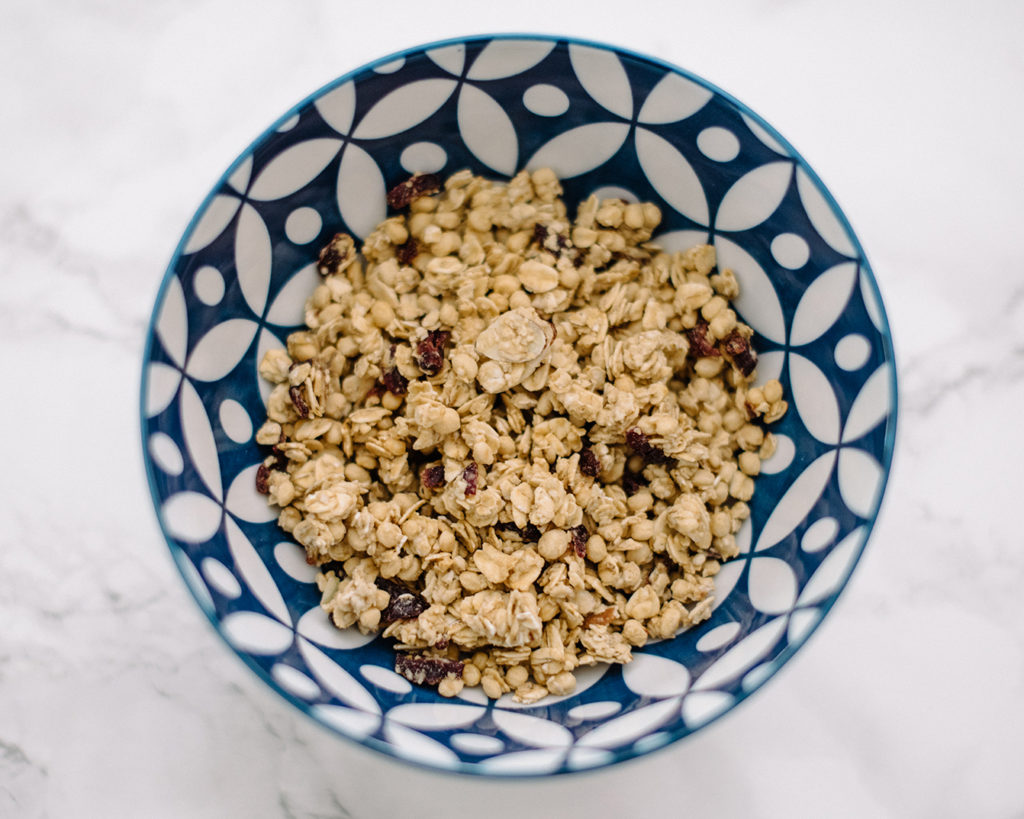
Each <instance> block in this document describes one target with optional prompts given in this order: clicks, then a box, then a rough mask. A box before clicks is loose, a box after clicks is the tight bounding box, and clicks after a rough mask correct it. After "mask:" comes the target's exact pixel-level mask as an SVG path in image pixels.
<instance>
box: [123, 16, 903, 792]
mask: <svg viewBox="0 0 1024 819" xmlns="http://www.w3.org/2000/svg"><path fill="white" fill-rule="evenodd" d="M491 40H540V41H544V42H552V43H556V44H557V43H566V44H569V45H582V46H589V47H592V48H598V49H602V50H606V51H610V52H612V53H615V54H620V55H623V56H626V57H629V58H631V59H634V60H639V61H641V62H645V63H648V64H650V65H653V66H656V67H659V68H662V69H664V70H666V71H672V72H674V73H676V74H679V75H680V76H682V77H685V78H687V79H689V80H692V81H693V82H695V83H697V84H698V85H701V86H703V87H704V88H707V89H708V90H709V91H711V92H713V93H714V94H717V95H718V96H720V97H722V98H723V99H725V100H727V101H728V102H729V103H730V104H731V105H733V106H735V108H736V110H737V111H739V112H740V113H741V114H744V115H746V116H748V117H750V118H751V119H752V120H753V121H754V122H756V123H757V124H758V125H760V126H761V127H762V128H764V129H765V131H766V132H767V133H768V134H769V135H770V136H771V137H772V138H774V139H775V140H776V141H777V142H778V143H779V144H780V145H781V146H782V147H784V148H785V149H786V151H787V152H788V153H789V155H790V157H791V159H792V160H793V162H794V163H795V164H796V165H797V166H798V167H800V168H801V169H802V170H803V171H804V172H805V173H806V174H807V175H808V176H809V177H810V178H811V180H812V181H813V182H814V183H815V185H816V186H817V188H818V190H819V191H820V192H821V194H822V196H823V197H824V199H825V201H826V202H827V203H828V206H829V208H830V210H831V211H832V214H833V215H834V216H835V217H836V219H838V220H839V223H840V225H842V227H843V228H844V229H845V230H846V232H847V234H848V235H849V237H850V240H851V241H852V242H853V246H854V248H855V249H856V251H857V253H858V256H859V258H860V259H862V260H863V261H862V263H861V270H862V271H863V272H864V273H866V274H867V281H868V283H869V285H870V288H871V293H872V295H873V296H874V299H875V302H876V303H877V306H878V315H879V323H880V325H881V326H880V327H879V328H878V330H879V334H880V335H881V337H882V348H883V350H884V352H885V360H886V361H888V362H890V364H891V367H890V376H889V390H890V395H891V397H892V410H891V412H890V413H889V416H888V419H887V421H886V430H885V438H884V442H883V463H882V466H883V475H882V480H881V481H880V483H879V486H878V490H877V492H876V496H875V499H874V501H873V503H872V508H871V513H870V516H869V517H868V518H867V519H866V523H865V524H864V525H865V533H864V537H863V538H862V540H861V543H860V546H859V548H858V550H857V554H856V556H855V557H854V559H853V560H852V561H851V563H850V566H849V568H848V569H847V571H846V574H845V575H844V577H843V578H842V581H841V582H840V583H839V584H838V586H837V591H836V593H835V595H834V596H833V597H832V600H831V601H830V602H828V603H826V604H824V605H822V606H821V616H820V617H819V618H818V620H817V622H816V623H815V624H814V625H813V626H812V627H811V628H810V629H809V630H808V631H807V633H805V634H804V635H802V636H801V637H800V639H799V640H797V641H796V642H791V643H788V644H787V646H786V648H785V649H783V651H781V652H780V653H779V654H778V656H776V657H775V658H774V659H772V660H771V661H770V662H771V665H772V671H771V673H770V674H768V675H767V676H766V677H765V678H764V679H763V680H761V681H760V682H759V683H758V684H757V685H756V686H753V687H751V688H750V689H749V690H747V689H743V690H741V691H740V692H738V693H737V694H736V699H735V700H734V702H733V703H732V704H731V705H730V706H729V707H728V708H727V709H725V710H724V711H722V712H720V713H718V714H715V715H714V716H712V717H711V718H710V719H708V720H706V721H705V722H703V723H700V724H698V725H697V726H696V727H694V728H689V727H688V728H687V729H685V730H679V729H677V730H675V731H672V732H671V733H672V735H671V737H670V738H669V739H668V740H667V741H666V742H665V743H663V744H661V745H659V746H658V747H656V748H652V749H650V750H646V751H640V752H638V751H633V750H632V749H629V750H627V749H620V750H618V751H616V752H615V758H614V759H611V760H609V761H607V762H602V763H600V764H598V765H594V766H592V767H587V768H581V769H579V770H573V769H570V768H566V767H562V768H560V769H558V770H556V771H552V772H544V773H520V772H494V771H481V770H479V769H478V768H476V767H474V766H469V765H466V764H465V763H462V762H460V763H459V764H458V765H457V766H452V767H439V766H434V765H430V764H428V763H425V762H420V761H418V760H415V759H408V758H405V757H402V756H398V755H397V754H395V753H394V751H393V749H392V748H391V746H389V745H387V744H386V743H383V742H381V741H380V740H377V739H374V738H373V737H365V738H363V739H355V738H353V737H351V736H348V735H347V734H344V733H342V732H341V731H339V730H338V729H337V728H335V727H334V726H333V725H330V724H329V723H327V722H325V721H324V720H322V719H320V718H319V717H318V716H317V715H316V714H315V713H314V712H313V709H312V706H310V705H309V704H308V703H306V702H304V701H303V700H301V699H299V698H298V697H296V696H294V695H293V694H291V693H289V692H288V691H286V690H285V689H284V688H282V687H281V686H280V685H278V683H277V682H276V681H275V680H274V679H273V678H272V677H271V676H270V674H269V673H267V672H265V671H264V670H263V668H262V667H260V666H259V665H258V664H257V663H256V662H255V661H253V660H252V658H251V657H249V656H248V655H247V654H245V653H243V652H241V651H239V650H238V649H237V648H236V647H235V646H234V645H232V644H231V643H230V642H229V641H228V639H227V637H225V635H224V633H223V632H222V631H221V629H220V628H219V626H218V623H219V621H218V619H217V617H216V616H215V615H214V613H213V612H211V611H210V610H209V609H208V608H207V606H206V605H205V603H204V601H203V599H202V597H201V595H200V593H199V592H198V591H197V590H196V589H195V587H194V586H193V582H194V578H192V577H190V576H189V574H187V573H186V571H185V569H184V568H183V567H182V565H181V564H180V563H179V561H178V560H177V559H176V558H175V552H174V550H175V548H177V547H176V546H175V544H174V541H173V538H172V537H171V536H170V534H169V533H168V531H167V529H166V527H165V526H164V522H163V519H162V518H161V516H160V512H159V507H160V496H159V493H158V491H157V487H156V477H155V473H154V471H153V464H152V459H151V458H150V457H149V455H148V449H147V444H148V441H147V439H146V430H145V424H146V409H145V405H146V394H147V392H148V387H149V371H148V367H147V366H146V365H147V363H148V361H149V358H150V354H151V352H152V346H153V338H154V335H155V329H156V320H157V313H158V312H159V308H160V306H161V304H162V303H163V299H164V296H165V295H166V292H167V286H168V282H169V281H170V279H171V277H172V276H173V275H174V269H175V267H176V266H177V264H178V261H179V259H180V258H181V254H182V249H183V248H184V246H185V243H186V242H187V241H188V238H189V236H190V235H191V234H192V231H193V230H194V229H195V226H196V224H197V222H198V221H199V218H200V217H201V216H202V214H203V213H204V212H205V211H206V209H207V207H208V206H209V204H210V202H211V201H212V200H213V197H214V196H215V195H216V192H217V190H219V189H220V188H221V187H222V186H223V185H224V183H225V182H226V181H227V180H228V178H229V177H230V176H231V175H232V174H233V173H234V172H235V170H236V169H237V168H238V166H239V165H240V164H241V163H242V161H243V160H244V159H245V158H246V157H247V156H249V155H250V154H251V153H252V151H253V150H254V149H255V148H256V147H257V146H259V145H260V144H261V143H262V142H263V141H264V140H266V139H267V138H268V137H270V136H271V135H272V134H273V133H274V132H275V131H276V130H277V128H278V127H279V126H280V125H282V124H284V123H285V122H287V121H288V120H289V119H291V118H292V117H293V116H295V115H296V114H298V113H299V112H300V111H301V110H302V109H304V108H305V107H307V106H309V105H311V104H312V103H313V102H314V101H315V100H316V99H318V98H319V97H321V96H322V95H323V94H325V93H327V92H328V91H330V90H332V89H334V88H337V87H338V86H340V85H342V84H344V83H346V82H348V81H349V80H352V79H354V78H356V77H358V76H360V75H362V74H364V73H367V72H370V71H372V70H373V69H374V68H376V67H377V66H381V65H386V64H387V63H390V62H394V61H395V60H398V59H404V58H406V57H409V56H411V55H413V54H418V53H421V52H424V51H427V50H430V49H434V48H441V47H443V46H450V45H460V44H469V43H477V42H485V41H491ZM898 418H899V392H898V388H897V376H896V356H895V351H894V349H893V341H892V332H891V329H890V326H889V318H888V314H887V313H886V310H885V303H884V301H883V300H882V294H881V291H880V289H879V287H878V282H877V280H876V279H875V274H874V271H873V270H872V268H871V264H870V262H869V261H868V258H867V254H866V253H865V251H864V248H863V247H862V246H861V243H860V239H859V238H858V237H857V234H856V233H855V232H854V230H853V227H852V226H851V225H850V222H849V220H848V219H847V218H846V215H845V214H844V213H843V211H842V209H841V208H840V207H839V204H838V202H836V200H835V198H834V197H833V196H832V193H831V191H830V190H829V189H828V188H827V187H826V186H825V184H824V183H823V182H822V180H821V178H820V177H819V176H818V175H817V173H815V171H814V169H813V168H811V166H810V165H809V164H808V162H807V160H805V159H804V158H803V155H802V154H801V153H800V152H799V151H797V149H796V148H795V147H793V145H792V143H790V142H789V140H787V139H786V138H785V137H784V136H782V134H780V133H779V132H778V131H777V130H776V129H775V128H774V127H773V126H772V125H771V124H770V123H768V122H767V121H766V120H765V119H764V118H763V117H762V116H760V115H759V114H758V113H757V112H755V111H753V110H752V109H751V108H750V107H749V106H748V105H746V104H745V103H743V102H740V100H738V99H736V97H734V96H733V95H732V94H730V93H728V92H727V91H724V90H722V89H721V88H719V87H718V86H717V85H715V84H714V83H712V82H709V81H708V80H706V79H704V78H703V77H701V76H700V75H698V74H694V73H693V72H691V71H688V70H686V69H684V68H681V67H679V66H678V65H675V64H674V63H670V62H668V61H667V60H662V59H660V58H657V57H652V56H650V55H647V54H641V53H640V52H637V51H632V50H631V49H628V48H623V47H621V46H616V45H612V44H610V43H604V42H600V41H596V40H588V39H584V38H579V37H570V36H565V35H557V34H537V33H516V32H503V33H498V34H469V35H465V36H462V37H450V38H447V39H443V40H435V41H432V42H428V43H422V44H418V45H414V46H410V47H407V48H403V49H401V50H399V51H395V52H392V53H390V54H387V55H385V56H383V57H379V58H378V59H376V60H372V61H371V62H368V63H364V64H363V65H361V66H358V67H357V68H354V69H352V70H351V71H348V72H346V73H345V74H342V75H341V76H339V77H337V78H336V79H334V80H331V81H330V82H328V83H326V84H325V85H323V86H321V87H320V88H318V89H317V90H315V91H314V92H312V93H311V94H308V95H307V96H306V97H304V98H303V99H302V100H300V101H299V102H297V103H296V104H294V105H293V106H292V107H291V108H289V109H288V110H287V111H286V112H285V113H284V114H283V115H281V116H280V117H278V118H277V119H276V120H275V121H274V122H273V123H272V124H271V125H270V126H269V127H268V128H266V129H265V130H264V131H263V132H261V133H260V135H259V136H257V137H256V139H254V140H253V141H252V142H250V143H249V144H248V145H247V146H246V148H245V149H244V150H243V151H242V152H241V153H240V154H239V155H238V156H237V157H236V158H235V160H234V161H233V162H232V163H231V164H230V165H229V166H228V168H227V170H226V171H225V172H224V173H223V174H222V175H221V176H220V178H219V179H218V180H217V182H216V183H215V184H214V186H213V187H212V188H211V189H210V191H209V193H207V194H206V196H205V197H204V198H203V200H202V202H201V203H200V205H199V207H198V208H197V209H196V210H195V212H194V213H193V215H192V218H191V219H190V220H189V223H188V225H187V226H186V228H185V230H184V232H183V233H182V235H181V239H179V240H178V244H177V246H176V247H175V249H174V253H173V254H172V255H171V260H170V262H169V263H168V265H167V269H166V270H165V271H164V275H163V279H162V280H161V282H160V287H159V289H158V290H157V295H156V299H155V300H154V303H153V311H152V313H151V314H150V318H149V322H148V324H147V326H146V339H145V347H144V349H143V354H142V377H141V381H140V391H139V430H140V433H141V442H142V452H143V462H144V463H145V468H146V479H147V482H148V484H149V492H150V498H151V500H152V502H153V510H154V513H155V514H156V519H157V524H158V525H159V527H160V531H161V533H162V534H163V537H164V542H165V543H166V545H167V547H168V550H169V553H170V556H171V560H172V562H173V564H174V566H175V568H177V570H178V573H179V574H180V575H181V578H182V580H183V581H184V583H185V586H186V588H187V589H188V590H189V593H190V594H191V595H192V597H193V599H194V600H195V601H196V605H197V606H198V607H199V609H200V610H201V611H202V612H203V613H204V614H205V615H206V619H207V621H208V622H209V624H210V626H211V627H212V628H213V630H214V631H215V632H216V634H217V635H218V636H219V637H220V638H221V640H222V641H223V642H224V643H225V645H227V647H228V648H229V649H230V650H231V653H232V654H234V655H235V656H237V657H238V658H239V659H240V660H241V661H242V662H243V663H244V664H245V665H246V666H247V667H248V668H249V669H250V670H251V671H252V672H253V673H254V674H255V675H256V676H257V677H259V678H260V679H261V680H262V681H263V682H264V683H265V684H266V685H268V686H269V687H270V688H271V689H273V690H274V691H275V692H276V693H277V694H278V695H280V696H281V697H282V698H283V699H285V700H286V701H288V702H289V703H291V704H292V705H293V706H295V707H296V708H297V709H298V710H299V711H301V712H302V713H304V714H305V715H306V716H307V717H309V719H311V720H312V721H313V722H314V723H316V724H317V725H319V726H320V727H322V728H324V729H326V730H328V731H330V732H331V733H332V734H334V735H336V736H340V737H342V738H343V739H345V740H346V741H348V742H350V743H352V744H353V745H357V746H360V747H363V748H370V749H372V750H374V751H376V752H378V753H380V754H382V755H384V756H386V757H388V758H389V759H392V760H395V761H397V762H399V763H403V764H406V765H411V766H413V767H415V768H419V769H422V770H427V771H431V772H433V773H445V774H470V775H473V776H479V777H484V778H495V779H538V778H543V777H549V776H551V775H552V774H554V775H564V774H587V773H596V772H599V771H601V770H603V769H605V768H607V767H610V766H612V765H618V764H621V763H623V762H629V761H635V760H638V759H640V758H643V757H647V756H650V755H651V754H652V753H656V752H658V751H661V750H664V749H667V748H670V747H672V746H674V745H676V743H678V742H679V741H680V740H684V739H688V738H691V737H693V736H695V735H696V734H697V733H699V732H701V731H703V730H704V729H705V728H707V727H708V726H709V725H711V724H712V723H715V722H717V721H718V720H720V719H722V718H723V717H724V716H726V715H727V714H731V713H732V712H733V711H735V710H736V708H737V707H738V706H739V705H740V704H742V703H744V702H745V701H746V700H747V699H749V698H750V696H751V695H752V694H754V693H755V692H757V691H760V690H761V688H763V687H764V685H765V684H766V683H767V682H768V681H769V680H772V679H774V678H775V677H776V676H777V675H778V673H779V671H780V670H781V669H782V667H783V666H785V665H786V664H787V663H788V662H789V661H790V660H791V659H792V658H793V657H794V656H795V655H796V653H797V652H798V651H799V650H800V649H801V648H803V646H804V645H805V644H806V643H807V641H808V640H809V639H810V638H811V636H812V635H813V634H815V633H817V631H818V629H819V628H820V627H821V624H822V623H823V622H824V621H825V618H826V617H828V614H829V612H830V611H831V610H832V608H833V606H835V604H836V602H837V601H838V600H839V597H840V596H841V595H842V593H843V591H844V590H845V589H846V585H847V584H848V583H849V581H850V577H851V576H852V575H853V572H854V570H855V569H856V568H857V565H858V564H859V563H860V559H861V557H862V556H863V554H864V550H865V548H866V547H867V544H868V541H869V540H870V538H871V534H872V532H873V531H874V527H875V523H876V522H877V520H878V515H879V512H880V510H881V505H882V499H883V498H884V497H885V490H886V487H887V486H888V483H889V474H890V472H891V471H892V461H893V454H894V451H895V446H896V427H897V424H898ZM204 592H205V589H204ZM488 707H492V708H493V707H494V706H493V704H492V705H490V706H488ZM570 750H571V749H566V753H567V754H568V752H569V751H570Z"/></svg>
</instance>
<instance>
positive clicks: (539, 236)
mask: <svg viewBox="0 0 1024 819" xmlns="http://www.w3.org/2000/svg"><path fill="white" fill-rule="evenodd" d="M547 238H548V229H547V228H546V227H544V225H542V224H541V223H540V222H537V224H535V225H534V226H533V241H534V242H536V243H537V244H539V245H540V246H541V247H543V246H544V242H545V240H546V239H547Z"/></svg>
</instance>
